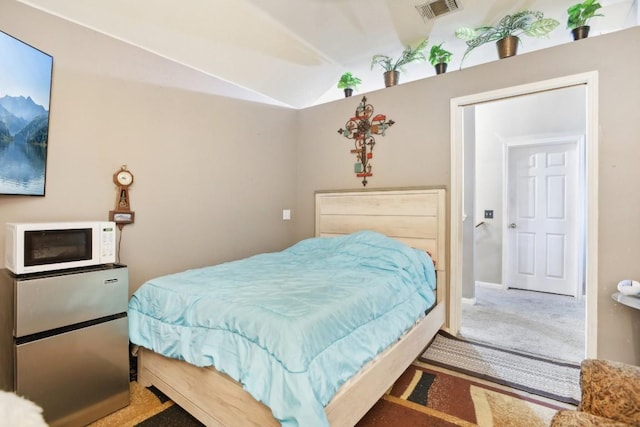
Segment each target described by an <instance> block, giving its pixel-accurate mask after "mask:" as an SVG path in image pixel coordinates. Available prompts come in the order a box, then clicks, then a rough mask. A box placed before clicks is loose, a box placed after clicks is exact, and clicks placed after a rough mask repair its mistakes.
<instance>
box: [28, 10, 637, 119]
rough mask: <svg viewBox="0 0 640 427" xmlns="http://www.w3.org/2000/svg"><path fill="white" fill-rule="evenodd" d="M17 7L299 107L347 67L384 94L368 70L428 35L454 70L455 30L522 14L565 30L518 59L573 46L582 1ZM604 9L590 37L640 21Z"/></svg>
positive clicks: (414, 70)
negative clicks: (428, 13) (433, 6)
mask: <svg viewBox="0 0 640 427" xmlns="http://www.w3.org/2000/svg"><path fill="white" fill-rule="evenodd" d="M18 1H20V2H21V3H24V4H26V5H29V6H32V7H34V8H37V9H40V10H43V11H45V12H48V13H51V14H53V15H56V16H59V17H61V18H64V19H67V20H69V21H72V22H75V23H77V24H80V25H82V26H85V27H87V28H90V29H93V30H95V31H98V32H101V33H104V34H106V35H109V36H112V37H114V38H116V39H119V40H122V41H125V42H127V43H130V44H132V45H135V46H138V47H140V48H142V49H145V50H148V51H150V52H153V53H155V54H157V55H159V56H162V57H165V58H168V59H170V60H172V61H175V62H177V63H180V64H183V65H186V66H187V67H189V68H192V69H194V70H198V71H200V72H202V73H204V74H206V75H208V76H212V77H215V78H216V81H218V83H217V84H215V85H212V86H215V87H213V88H212V87H206V88H205V87H202V88H201V90H202V91H203V92H207V93H216V94H219V95H223V96H230V97H234V98H240V99H246V100H251V101H257V102H264V103H270V104H274V105H282V106H287V107H293V108H305V107H308V106H312V105H316V104H319V103H324V102H328V101H331V100H335V99H338V98H341V97H343V96H344V95H343V93H342V91H341V90H339V89H337V87H336V83H337V81H338V79H339V77H340V75H341V74H342V73H343V72H345V71H351V72H353V74H354V75H356V76H358V77H360V78H361V79H362V81H363V83H362V84H361V85H360V87H359V89H358V91H359V92H368V91H371V90H376V89H381V88H382V87H384V84H383V79H382V70H380V69H378V68H375V69H374V70H371V69H370V62H371V57H372V56H373V55H374V54H378V53H380V54H387V55H389V56H392V57H397V55H398V54H399V53H400V52H401V51H402V49H403V48H404V46H406V45H407V44H411V45H414V44H415V43H416V42H418V41H419V40H421V39H422V38H424V37H428V38H429V41H430V43H429V47H430V46H431V45H432V44H438V43H440V42H443V41H444V45H443V47H445V48H446V49H448V50H450V51H452V52H453V53H454V57H453V60H452V62H451V64H449V67H450V68H449V70H450V71H453V70H456V69H458V68H459V66H460V58H461V57H462V54H463V52H464V50H465V48H466V45H465V44H464V42H463V41H461V40H458V39H456V38H455V37H454V36H453V34H454V31H455V30H456V28H458V27H461V26H470V27H476V26H480V25H486V24H495V23H496V22H497V21H498V20H499V19H500V18H501V17H502V16H503V15H505V14H508V13H514V12H517V11H519V10H523V9H530V10H539V11H542V12H544V14H545V17H550V18H555V19H557V20H558V21H560V25H559V26H558V28H556V30H555V31H554V32H553V33H552V35H551V37H549V38H544V39H531V38H526V37H525V38H523V43H522V45H521V46H520V48H519V54H522V53H526V52H528V51H532V50H537V49H541V48H545V47H549V46H552V45H557V44H561V43H571V42H572V39H571V35H570V33H569V30H567V29H566V9H567V7H568V6H570V5H572V4H574V3H576V2H577V0H482V1H480V0H458V4H459V5H460V6H461V10H459V11H457V12H453V13H449V14H446V15H442V16H440V17H438V18H436V19H434V20H428V21H427V22H425V21H424V20H423V18H422V17H421V16H420V15H419V13H418V12H417V10H416V7H415V6H416V5H420V4H423V3H425V2H427V1H429V2H430V1H431V0H184V1H180V2H177V1H175V0H135V1H131V0H91V1H87V0H18ZM601 3H602V5H603V8H602V9H601V11H602V13H603V14H605V16H604V17H599V18H595V19H594V20H592V21H591V27H592V29H591V33H590V37H592V36H597V35H599V34H603V33H607V32H611V31H616V30H619V29H623V28H627V27H631V26H634V25H637V24H638V23H639V19H638V7H637V0H601ZM495 59H497V54H496V52H495V48H494V47H493V46H490V45H486V46H482V47H480V48H478V49H476V50H475V51H474V52H472V53H471V54H470V55H469V56H468V57H467V59H466V60H465V63H464V67H465V68H467V67H470V66H473V65H477V64H480V63H483V62H487V61H492V60H495ZM433 75H435V72H434V71H433V68H432V67H431V65H430V64H429V63H416V64H411V65H409V66H408V67H407V68H406V72H405V73H404V74H402V75H401V83H402V82H407V81H412V80H416V79H421V78H425V77H429V76H433ZM205 81H210V79H203V80H202V82H205ZM176 85H179V82H178V81H176Z"/></svg>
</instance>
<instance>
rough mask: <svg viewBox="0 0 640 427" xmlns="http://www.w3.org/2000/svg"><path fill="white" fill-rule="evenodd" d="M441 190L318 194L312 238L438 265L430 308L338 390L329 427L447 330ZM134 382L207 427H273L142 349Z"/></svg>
mask: <svg viewBox="0 0 640 427" xmlns="http://www.w3.org/2000/svg"><path fill="white" fill-rule="evenodd" d="M445 224H446V212H445V190H444V189H442V188H410V189H389V190H361V191H332V192H328V191H327V192H325V191H322V192H317V193H316V232H315V234H316V236H335V235H341V234H348V233H351V232H354V231H358V230H364V229H369V230H375V231H379V232H381V233H383V234H386V235H387V236H390V237H393V238H396V239H398V240H400V241H403V242H405V243H407V244H408V245H410V246H413V247H415V248H419V249H424V250H427V251H429V253H430V254H431V255H432V257H433V259H434V260H435V261H436V270H437V276H438V288H437V297H436V306H435V307H434V308H433V309H432V310H431V311H430V312H429V313H428V314H427V315H426V316H425V317H423V318H422V319H421V320H420V321H418V322H417V323H416V324H415V325H414V327H413V328H411V329H410V330H409V331H407V332H406V333H405V334H404V335H403V336H402V337H401V338H400V339H399V340H398V341H396V343H394V344H392V345H391V346H389V347H388V348H387V349H386V350H385V351H384V352H382V353H381V354H380V355H378V356H377V357H376V358H375V359H374V360H372V361H371V362H369V363H368V364H367V365H365V366H364V367H363V369H362V370H361V371H360V372H359V373H357V374H356V375H355V376H354V377H353V378H351V379H350V380H349V381H348V382H347V383H346V384H344V385H343V386H342V387H341V388H340V389H339V390H338V393H337V394H336V395H335V396H334V398H333V399H332V400H331V402H329V404H328V405H327V406H326V408H325V411H326V413H327V417H328V419H329V423H330V425H331V426H332V427H337V426H353V425H355V424H356V423H357V422H358V420H359V419H360V418H362V417H363V416H364V414H366V412H367V411H368V410H369V409H370V408H371V407H372V406H373V405H374V404H375V403H376V402H377V401H378V400H379V399H380V397H382V395H383V394H384V393H385V392H386V391H387V390H388V388H389V387H390V386H391V385H392V384H393V383H394V382H395V380H396V379H397V378H398V377H399V376H400V375H401V374H402V373H403V372H404V371H405V370H406V368H407V367H408V366H409V365H410V364H411V362H413V360H415V358H416V357H417V356H418V355H420V353H421V352H422V350H423V349H424V347H426V345H427V344H428V343H429V342H430V341H431V339H432V338H433V337H434V336H435V334H436V333H437V332H438V330H439V329H440V328H441V327H442V326H443V324H444V322H445V311H446V310H445V303H446V301H445V295H446V251H445V238H446V235H445V230H446V226H445ZM138 382H139V383H140V384H141V385H143V386H145V387H148V386H151V385H154V386H155V387H156V388H158V389H159V390H161V391H162V392H163V393H165V394H166V395H167V396H168V397H169V398H171V399H172V400H173V401H174V402H176V403H177V404H178V405H180V406H181V407H182V408H184V409H185V410H186V411H188V412H189V413H190V414H192V415H193V416H194V417H196V418H197V419H198V420H200V421H201V422H202V423H204V424H205V425H207V426H225V427H228V426H243V427H245V426H260V427H266V426H279V425H280V423H279V422H278V421H277V420H276V419H275V418H273V416H272V414H271V411H270V409H269V408H268V407H267V406H265V405H264V404H262V403H260V402H258V401H257V400H255V399H254V398H253V397H252V396H251V395H250V394H249V393H248V392H246V391H245V390H244V389H243V388H242V386H241V385H240V384H239V383H238V382H236V381H235V380H233V379H231V378H230V377H228V376H227V375H225V374H222V373H220V372H218V371H216V370H215V369H214V368H212V367H206V368H201V367H196V366H194V365H190V364H188V363H186V362H184V361H181V360H177V359H169V358H166V357H164V356H162V355H159V354H157V353H154V352H152V351H150V350H147V349H145V348H142V347H141V348H140V349H139V351H138Z"/></svg>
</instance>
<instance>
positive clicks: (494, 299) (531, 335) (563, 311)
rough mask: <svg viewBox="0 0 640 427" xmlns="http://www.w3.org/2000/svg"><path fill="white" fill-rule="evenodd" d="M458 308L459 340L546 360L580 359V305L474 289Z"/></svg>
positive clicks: (557, 297)
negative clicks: (471, 300)
mask: <svg viewBox="0 0 640 427" xmlns="http://www.w3.org/2000/svg"><path fill="white" fill-rule="evenodd" d="M475 291H476V292H475V297H476V303H475V304H474V305H471V304H462V323H461V327H460V337H462V338H465V339H467V340H469V341H476V342H482V343H486V344H490V345H492V346H494V347H500V348H506V349H509V350H515V351H520V352H526V353H529V354H534V355H538V356H543V357H546V358H549V359H554V360H559V361H565V362H572V363H580V362H581V361H582V360H583V359H584V358H585V300H584V299H582V300H578V299H576V298H573V297H569V296H564V295H553V294H547V293H542V292H533V291H525V290H520V289H509V290H502V289H495V288H491V287H485V286H476V288H475Z"/></svg>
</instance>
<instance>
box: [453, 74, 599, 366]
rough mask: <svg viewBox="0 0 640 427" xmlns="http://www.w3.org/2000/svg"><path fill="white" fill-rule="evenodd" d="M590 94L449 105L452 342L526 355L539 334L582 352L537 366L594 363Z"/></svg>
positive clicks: (494, 97)
mask: <svg viewBox="0 0 640 427" xmlns="http://www.w3.org/2000/svg"><path fill="white" fill-rule="evenodd" d="M596 84H597V75H595V74H591V75H580V76H573V77H568V78H566V79H558V80H556V81H549V82H541V83H537V84H533V85H528V86H527V87H518V88H510V89H505V90H504V91H496V92H492V93H486V94H479V95H476V96H473V97H467V98H464V99H456V100H453V101H452V117H453V132H452V133H453V134H454V140H453V141H452V142H453V144H452V186H451V210H452V220H451V221H452V236H451V242H452V254H451V258H452V271H451V316H450V323H449V329H450V332H451V333H453V334H454V335H461V336H463V337H465V338H466V337H467V336H470V338H473V337H475V338H476V339H478V337H481V338H482V339H479V340H481V341H484V342H488V343H490V344H491V343H494V344H496V345H497V346H501V347H505V343H512V344H514V345H516V347H515V348H514V349H516V350H523V351H527V350H528V349H533V350H534V351H532V352H533V353H534V354H535V353H536V352H537V351H538V350H537V349H536V348H535V347H534V342H535V341H536V334H538V335H539V336H540V337H542V338H544V340H543V341H545V342H548V341H549V340H547V338H550V337H554V336H555V337H556V338H557V339H558V340H559V341H558V342H562V343H563V345H564V344H569V343H571V345H574V346H575V345H577V346H579V349H578V350H577V352H576V350H575V348H574V349H573V350H567V351H565V350H563V349H562V348H561V346H560V345H559V344H553V343H552V344H550V345H551V346H552V347H553V348H552V349H551V350H550V352H551V353H550V354H545V353H544V351H543V354H542V355H543V356H544V355H547V356H549V357H552V356H560V357H559V358H560V359H566V360H568V361H579V360H581V359H582V358H584V357H585V356H587V355H589V354H590V353H591V354H592V353H593V352H594V349H595V326H594V325H595V315H596V313H595V296H596V286H595V275H594V266H593V263H595V259H594V258H593V257H594V256H595V252H594V250H593V248H591V247H589V246H588V245H587V242H591V241H592V239H594V238H595V235H594V230H595V223H594V221H595V219H596V218H595V214H596V212H595V211H594V209H593V206H594V205H593V203H594V201H595V197H596V195H597V192H595V191H596V188H594V187H593V186H590V185H588V184H589V183H591V185H593V182H595V177H596V176H597V175H596V174H595V167H596V166H595V165H593V163H597V161H596V159H597V150H595V147H596V146H597V141H596V140H595V139H596V137H595V132H594V126H595V121H596V118H597V114H595V113H596V112H595V106H594V105H593V103H594V102H595V94H596V93H597V91H596V87H595V86H596ZM518 168H519V169H520V170H521V171H522V170H523V171H525V173H524V174H522V173H520V175H518V171H517V170H518ZM510 170H511V173H510V172H509V171H510ZM536 213H538V214H539V213H544V215H538V214H536ZM545 219H546V223H545V222H544V220H545ZM587 248H588V249H587ZM456 259H457V262H456ZM561 282H562V283H561ZM503 296H504V299H502V298H503ZM483 299H484V302H483ZM482 304H484V309H486V310H485V312H484V313H482V315H481V317H472V316H473V313H471V314H469V313H470V312H472V310H469V307H474V306H475V305H482ZM507 305H508V306H507ZM556 306H557V307H559V311H557V312H556V313H555V314H553V313H551V314H550V313H549V311H548V310H551V309H553V307H556ZM476 308H477V307H476ZM492 313H493V315H492ZM570 315H571V316H574V317H567V316H570ZM576 316H577V317H576ZM479 319H480V320H479ZM514 319H521V320H522V321H523V324H522V325H517V324H516V323H515V320H514ZM546 322H550V323H546ZM523 327H524V328H525V329H524V332H523V329H522V328H523ZM536 327H538V328H540V330H538V331H536V330H535V328H536ZM474 328H475V330H477V331H480V332H481V333H480V334H475V332H474ZM526 328H529V329H526ZM554 328H555V329H554ZM556 330H557V331H561V332H562V333H565V335H562V334H556V333H555V331H556ZM509 334H513V335H512V336H511V337H510V336H509ZM465 335H467V336H465ZM567 337H569V338H567ZM518 342H522V343H523V345H524V346H525V348H519V347H518V346H517V343H518ZM541 345H549V344H548V343H547V344H545V343H541ZM506 348H510V347H509V346H506ZM565 353H566V355H565ZM554 358H557V357H554Z"/></svg>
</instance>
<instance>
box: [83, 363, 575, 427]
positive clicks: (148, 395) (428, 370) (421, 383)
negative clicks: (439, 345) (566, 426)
mask: <svg viewBox="0 0 640 427" xmlns="http://www.w3.org/2000/svg"><path fill="white" fill-rule="evenodd" d="M130 386H131V404H130V405H129V406H128V407H126V408H123V409H121V410H120V411H117V412H115V413H113V414H111V415H109V416H107V417H105V418H102V419H100V420H98V421H96V422H95V423H93V424H91V425H90V427H109V426H118V427H135V426H138V427H152V426H153V427H201V426H202V424H201V423H200V422H199V421H198V420H196V419H195V418H193V417H192V416H191V415H189V414H188V413H187V412H186V411H184V410H183V409H182V408H180V407H179V406H178V405H176V404H174V403H173V402H172V401H171V400H169V399H168V398H167V397H166V396H164V395H163V394H162V393H160V392H158V391H157V390H155V389H154V388H153V387H151V388H144V387H142V386H140V385H139V384H138V383H137V382H136V381H132V382H131V384H130ZM571 407H572V406H570V405H566V404H563V403H560V402H556V401H553V400H549V399H545V398H543V397H539V396H535V395H532V394H529V393H526V392H522V391H519V390H516V389H512V388H509V387H505V386H501V385H499V384H492V383H490V382H487V381H484V380H481V379H477V378H473V377H470V376H468V375H465V374H462V373H459V372H455V371H451V370H448V369H444V368H441V367H438V366H434V365H430V364H426V363H423V362H420V361H416V362H414V363H413V364H412V365H411V366H410V367H409V368H408V369H407V370H406V371H405V372H404V373H403V375H402V376H401V377H400V378H399V379H398V380H397V381H396V383H395V384H394V385H393V387H392V388H391V389H389V390H388V392H387V393H386V394H385V395H384V396H383V397H382V398H381V399H380V400H379V401H378V402H377V403H376V405H375V406H374V407H373V408H372V409H371V410H370V411H369V412H368V413H367V414H366V415H365V416H364V418H362V420H361V421H360V422H359V423H358V424H357V427H407V426H412V427H413V426H415V427H420V426H422V427H450V426H462V427H468V426H480V427H485V426H486V427H489V426H493V427H511V426H513V427H516V426H528V427H537V426H540V427H543V426H548V425H549V422H550V420H551V417H553V415H554V414H555V412H556V411H557V410H559V409H566V408H571Z"/></svg>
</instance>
